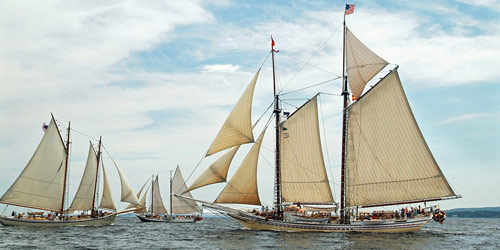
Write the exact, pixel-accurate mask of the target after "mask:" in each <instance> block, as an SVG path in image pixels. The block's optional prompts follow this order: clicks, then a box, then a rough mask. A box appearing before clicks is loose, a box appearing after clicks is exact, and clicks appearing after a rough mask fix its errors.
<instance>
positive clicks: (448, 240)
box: [0, 217, 500, 249]
mask: <svg viewBox="0 0 500 250" xmlns="http://www.w3.org/2000/svg"><path fill="white" fill-rule="evenodd" d="M263 248H267V249H278V248H279V249H500V219H477V218H474V219H468V218H448V219H447V220H446V221H445V222H444V223H443V224H442V225H441V224H439V223H437V222H433V221H431V222H429V223H428V224H427V225H426V226H425V227H424V228H422V229H421V230H420V231H418V232H413V233H355V232H351V233H297V232H295V233H291V232H271V231H253V230H248V229H244V228H242V227H241V226H240V225H239V224H237V223H236V222H234V221H232V220H230V219H228V218H205V219H204V220H203V221H201V222H200V223H196V224H170V223H141V222H139V219H137V218H133V217H119V218H117V220H116V222H115V225H113V226H106V227H61V228H24V227H5V226H0V249H263Z"/></svg>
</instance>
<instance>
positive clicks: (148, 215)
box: [137, 166, 202, 223]
mask: <svg viewBox="0 0 500 250" xmlns="http://www.w3.org/2000/svg"><path fill="white" fill-rule="evenodd" d="M186 189H187V187H186V184H185V183H184V178H183V177H182V174H181V171H180V169H179V167H178V166H177V168H176V169H175V174H174V177H173V178H172V177H171V178H170V214H168V212H167V210H166V209H165V206H164V205H163V201H162V198H161V194H160V184H159V182H158V175H157V176H156V178H153V179H152V183H151V193H152V195H151V201H150V206H149V212H145V213H142V214H137V217H139V219H140V220H141V221H142V222H172V223H186V222H187V223H190V222H196V221H200V220H201V219H202V217H201V215H200V214H201V209H200V208H199V206H198V205H197V204H196V202H194V201H191V200H185V199H180V198H177V197H174V194H182V193H184V192H185V190H186ZM184 195H185V196H187V197H191V198H192V196H191V194H190V193H189V192H187V193H185V194H184ZM138 196H139V194H138ZM142 202H144V203H143V204H146V194H144V196H143V198H142V200H141V203H142Z"/></svg>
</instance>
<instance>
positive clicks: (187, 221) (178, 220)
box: [136, 215, 200, 223]
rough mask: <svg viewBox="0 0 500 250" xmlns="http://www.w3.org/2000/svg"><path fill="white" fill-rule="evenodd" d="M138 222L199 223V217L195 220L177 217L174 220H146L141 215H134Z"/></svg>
mask: <svg viewBox="0 0 500 250" xmlns="http://www.w3.org/2000/svg"><path fill="white" fill-rule="evenodd" d="M136 216H137V217H138V218H139V219H140V220H141V222H167V223H195V222H197V221H199V220H200V219H199V217H196V218H179V217H175V218H171V217H169V218H158V219H153V218H146V217H144V216H142V215H136Z"/></svg>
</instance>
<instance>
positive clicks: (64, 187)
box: [52, 117, 71, 215]
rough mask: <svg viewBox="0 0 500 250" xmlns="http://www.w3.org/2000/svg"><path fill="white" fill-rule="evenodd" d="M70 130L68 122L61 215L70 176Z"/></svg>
mask: <svg viewBox="0 0 500 250" xmlns="http://www.w3.org/2000/svg"><path fill="white" fill-rule="evenodd" d="M52 118H53V117H52ZM54 122H55V119H54ZM70 130H71V122H68V136H67V137H66V163H65V164H64V183H63V194H62V201H61V215H62V214H63V213H64V200H65V199H66V178H67V176H68V156H69V132H70Z"/></svg>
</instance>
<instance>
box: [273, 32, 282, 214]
mask: <svg viewBox="0 0 500 250" xmlns="http://www.w3.org/2000/svg"><path fill="white" fill-rule="evenodd" d="M275 52H276V51H275V50H274V40H273V37H272V36H271V53H272V63H273V91H274V115H275V117H276V124H275V129H276V180H275V182H274V188H275V192H276V201H275V208H276V213H277V215H278V218H281V166H280V109H279V103H278V102H279V96H278V94H277V92H276V72H275V68H274V53H275Z"/></svg>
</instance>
